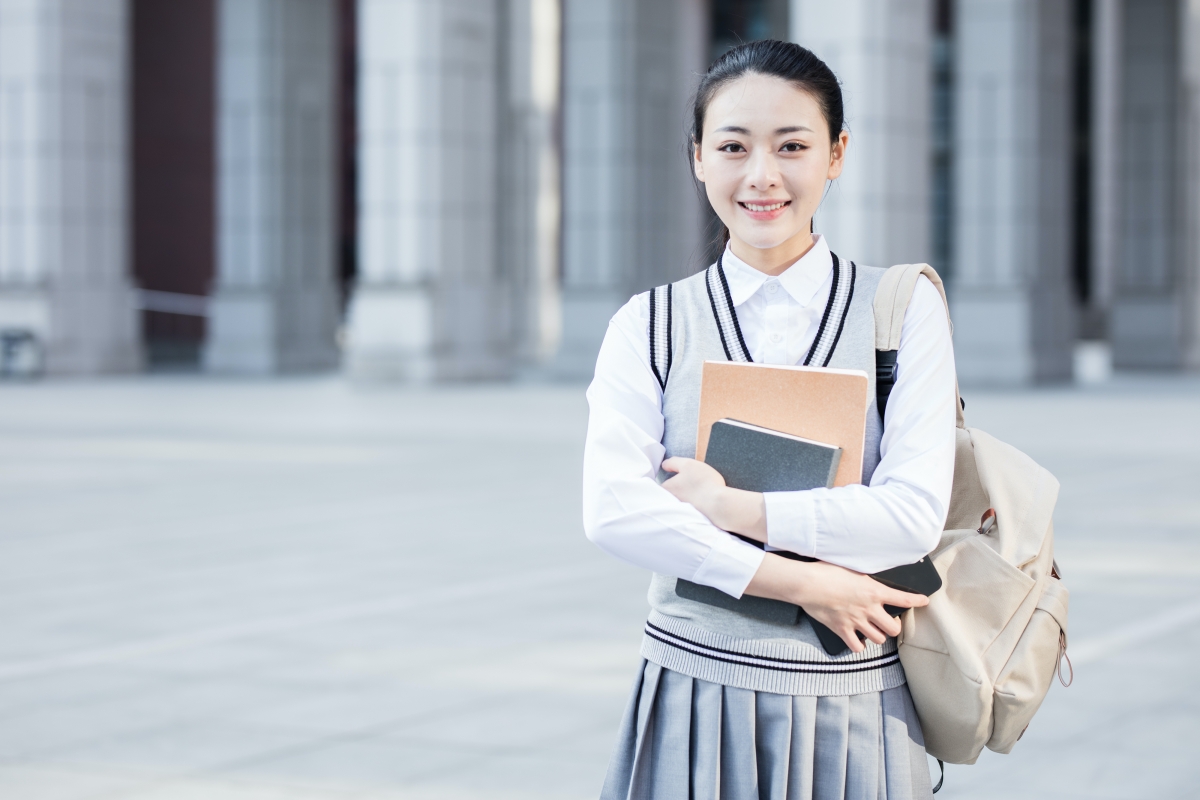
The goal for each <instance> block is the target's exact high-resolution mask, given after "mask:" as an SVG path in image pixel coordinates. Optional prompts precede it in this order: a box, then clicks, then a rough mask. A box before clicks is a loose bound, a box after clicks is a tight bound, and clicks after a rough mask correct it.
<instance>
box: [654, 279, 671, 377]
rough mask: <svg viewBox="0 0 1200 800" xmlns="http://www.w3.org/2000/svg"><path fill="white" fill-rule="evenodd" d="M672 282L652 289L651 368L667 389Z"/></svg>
mask: <svg viewBox="0 0 1200 800" xmlns="http://www.w3.org/2000/svg"><path fill="white" fill-rule="evenodd" d="M672 344H673V343H672V342H671V284H669V283H668V284H667V285H666V286H656V287H655V288H653V289H651V290H650V369H651V370H653V371H654V377H655V378H658V385H659V386H660V387H662V389H663V391H666V389H667V377H668V376H669V375H670V374H671V351H672V350H673V349H674V348H673V347H672Z"/></svg>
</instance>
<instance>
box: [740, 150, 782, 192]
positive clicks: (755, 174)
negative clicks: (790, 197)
mask: <svg viewBox="0 0 1200 800" xmlns="http://www.w3.org/2000/svg"><path fill="white" fill-rule="evenodd" d="M748 167H749V169H748V174H747V178H748V179H749V182H750V186H751V188H753V189H756V190H758V191H760V192H765V191H767V190H769V189H773V188H775V187H776V186H778V185H779V184H780V182H781V178H780V175H779V164H778V162H777V161H776V159H775V153H774V152H772V151H771V150H770V148H765V147H760V148H755V149H754V151H753V152H752V153H751V155H750V163H749V165H748Z"/></svg>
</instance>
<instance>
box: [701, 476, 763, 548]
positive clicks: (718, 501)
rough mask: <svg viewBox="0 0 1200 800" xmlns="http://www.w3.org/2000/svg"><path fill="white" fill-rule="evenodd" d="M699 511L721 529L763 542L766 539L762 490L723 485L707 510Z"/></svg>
mask: <svg viewBox="0 0 1200 800" xmlns="http://www.w3.org/2000/svg"><path fill="white" fill-rule="evenodd" d="M701 511H702V512H703V513H704V515H705V516H706V517H708V518H709V519H710V520H712V523H713V524H714V525H716V526H717V527H718V528H721V529H722V530H726V531H729V532H730V533H740V534H741V535H742V536H745V537H747V538H750V539H753V540H754V541H756V542H763V543H764V544H765V543H766V541H767V504H766V502H765V500H764V499H763V495H762V492H747V491H743V490H741V489H731V488H729V487H728V486H723V487H721V490H720V491H718V492H716V493H715V494H714V497H713V500H712V502H711V503H710V504H709V508H708V510H704V509H701Z"/></svg>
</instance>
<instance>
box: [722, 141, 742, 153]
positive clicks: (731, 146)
mask: <svg viewBox="0 0 1200 800" xmlns="http://www.w3.org/2000/svg"><path fill="white" fill-rule="evenodd" d="M717 149H718V150H720V151H721V152H722V153H744V152H746V148H744V147H742V146H741V145H740V144H738V143H737V142H727V143H726V144H723V145H721V146H720V147H718V148H717Z"/></svg>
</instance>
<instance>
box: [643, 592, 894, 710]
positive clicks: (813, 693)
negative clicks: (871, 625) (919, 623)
mask: <svg viewBox="0 0 1200 800" xmlns="http://www.w3.org/2000/svg"><path fill="white" fill-rule="evenodd" d="M642 657H643V658H645V659H646V660H647V661H649V662H651V663H653V664H658V665H659V666H660V667H665V668H666V669H669V670H673V671H675V672H679V673H682V674H684V675H688V676H690V677H692V678H698V679H700V680H703V681H709V682H710V683H719V684H721V685H723V686H735V687H738V688H741V689H751V690H753V691H756V692H770V693H772V694H788V695H804V696H808V697H833V696H842V695H851V694H866V693H868V692H882V691H884V690H886V689H893V688H895V687H897V686H901V685H903V684H904V683H905V677H904V667H902V666H901V665H900V655H899V653H897V652H896V640H895V639H888V640H887V641H886V642H885V643H884V644H882V645H877V644H868V645H867V649H866V650H864V651H863V652H861V653H849V652H848V653H846V654H845V655H843V656H838V657H836V658H833V657H830V656H829V655H828V654H827V653H825V651H824V650H822V649H821V648H819V647H814V646H813V645H810V644H808V643H807V642H781V641H779V640H773V639H737V638H734V637H732V636H725V635H724V634H720V633H713V632H711V631H706V630H704V629H703V628H699V627H696V626H695V625H692V624H691V623H689V622H684V621H682V620H680V619H677V618H675V617H668V616H666V615H665V614H661V613H659V612H657V611H651V612H650V617H649V619H648V620H647V621H646V635H645V637H643V639H642Z"/></svg>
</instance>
